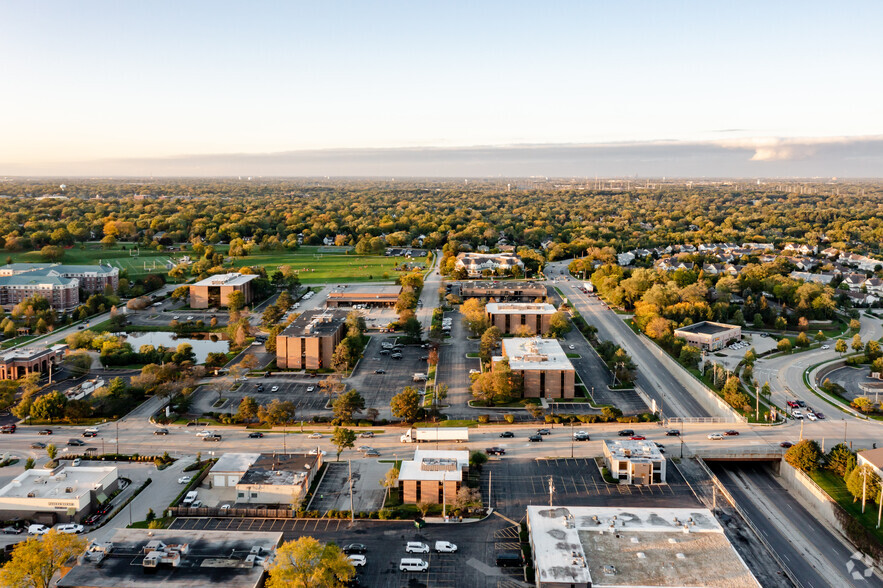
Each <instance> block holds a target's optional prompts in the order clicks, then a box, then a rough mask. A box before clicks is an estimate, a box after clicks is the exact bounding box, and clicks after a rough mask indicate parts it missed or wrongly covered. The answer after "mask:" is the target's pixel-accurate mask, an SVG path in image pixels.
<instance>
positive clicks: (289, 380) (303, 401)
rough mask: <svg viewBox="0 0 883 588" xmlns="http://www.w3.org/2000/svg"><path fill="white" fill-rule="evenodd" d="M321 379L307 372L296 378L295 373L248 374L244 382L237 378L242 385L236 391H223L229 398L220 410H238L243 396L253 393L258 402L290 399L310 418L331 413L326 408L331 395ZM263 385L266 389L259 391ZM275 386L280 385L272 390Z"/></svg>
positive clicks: (301, 413)
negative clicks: (262, 375)
mask: <svg viewBox="0 0 883 588" xmlns="http://www.w3.org/2000/svg"><path fill="white" fill-rule="evenodd" d="M320 379H321V378H310V377H308V376H297V377H296V379H295V377H293V376H289V377H280V376H273V377H270V378H248V379H246V381H244V382H237V383H238V384H240V385H239V387H238V388H237V389H236V390H235V391H234V392H229V391H228V392H222V393H221V395H222V397H223V398H226V399H227V403H226V404H225V405H224V406H223V407H221V409H220V410H222V411H225V412H226V411H229V412H234V413H235V412H236V409H237V407H238V406H239V403H240V402H241V401H242V399H243V398H244V397H245V396H251V397H252V398H254V399H255V400H256V401H257V402H258V404H269V403H270V402H271V401H272V400H274V399H279V400H290V401H292V402H294V404H295V405H296V406H297V418H298V419H301V418H303V419H309V418H311V417H312V416H313V415H314V414H319V413H323V412H324V413H325V414H328V410H326V408H325V406H326V405H327V404H328V396H327V395H326V394H325V393H324V392H322V389H321V388H320V387H319V380H320ZM261 385H263V392H259V391H258V387H259V386H261ZM273 387H278V390H277V391H276V392H273V391H272V390H273ZM310 388H312V390H310ZM214 410H218V409H217V408H215V409H214Z"/></svg>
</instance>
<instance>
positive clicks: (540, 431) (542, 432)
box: [537, 429, 552, 435]
mask: <svg viewBox="0 0 883 588" xmlns="http://www.w3.org/2000/svg"><path fill="white" fill-rule="evenodd" d="M551 434H552V431H550V430H549V429H537V435H551Z"/></svg>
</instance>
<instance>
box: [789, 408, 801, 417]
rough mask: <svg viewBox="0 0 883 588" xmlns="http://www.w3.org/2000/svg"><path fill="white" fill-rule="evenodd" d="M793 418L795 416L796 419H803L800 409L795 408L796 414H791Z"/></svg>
mask: <svg viewBox="0 0 883 588" xmlns="http://www.w3.org/2000/svg"><path fill="white" fill-rule="evenodd" d="M791 416H793V417H794V418H795V419H802V418H803V413H802V412H801V411H800V409H797V408H795V409H794V412H792V413H791Z"/></svg>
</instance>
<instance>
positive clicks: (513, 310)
mask: <svg viewBox="0 0 883 588" xmlns="http://www.w3.org/2000/svg"><path fill="white" fill-rule="evenodd" d="M484 309H485V311H487V312H488V313H489V314H555V312H556V311H555V307H554V306H552V305H551V304H546V303H545V302H543V303H536V302H490V303H488V304H486V305H485V307H484Z"/></svg>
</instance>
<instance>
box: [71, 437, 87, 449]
mask: <svg viewBox="0 0 883 588" xmlns="http://www.w3.org/2000/svg"><path fill="white" fill-rule="evenodd" d="M67 444H68V446H69V447H82V446H83V445H85V444H86V442H85V441H83V440H82V439H77V438H76V437H74V438H73V439H68V440H67Z"/></svg>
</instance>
